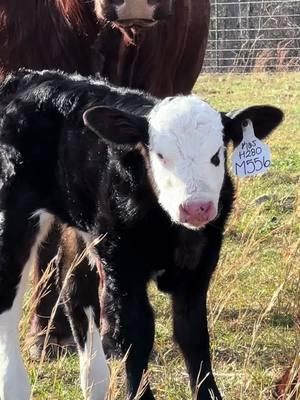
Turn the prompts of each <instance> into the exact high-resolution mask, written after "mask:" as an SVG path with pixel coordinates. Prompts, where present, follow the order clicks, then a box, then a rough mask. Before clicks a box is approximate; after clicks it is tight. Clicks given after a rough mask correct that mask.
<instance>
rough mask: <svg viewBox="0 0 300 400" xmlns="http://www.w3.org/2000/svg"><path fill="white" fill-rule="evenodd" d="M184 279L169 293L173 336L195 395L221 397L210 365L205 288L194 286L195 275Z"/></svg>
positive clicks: (205, 398)
mask: <svg viewBox="0 0 300 400" xmlns="http://www.w3.org/2000/svg"><path fill="white" fill-rule="evenodd" d="M188 274H189V271H186V275H188ZM185 279H186V281H188V279H187V277H185V278H183V280H182V285H180V286H179V287H178V288H177V289H176V290H175V291H174V293H173V295H172V300H173V318H174V319H173V324H174V325H173V326H174V339H175V341H176V342H177V343H178V344H179V347H180V349H181V351H182V353H183V356H184V359H185V363H186V366H187V370H188V373H189V377H190V383H191V388H192V391H193V394H194V398H195V399H198V400H211V399H216V400H221V395H220V392H219V390H218V388H217V386H216V383H215V380H214V377H213V374H212V369H211V361H210V349H209V334H208V327H207V309H206V294H207V290H206V289H205V290H203V288H195V283H196V282H197V281H198V282H199V279H197V277H196V276H195V277H194V279H191V280H190V283H187V284H186V285H185V283H184V281H185ZM200 283H201V280H200ZM196 393H197V395H196Z"/></svg>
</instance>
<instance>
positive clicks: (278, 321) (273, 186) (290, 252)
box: [21, 73, 300, 400]
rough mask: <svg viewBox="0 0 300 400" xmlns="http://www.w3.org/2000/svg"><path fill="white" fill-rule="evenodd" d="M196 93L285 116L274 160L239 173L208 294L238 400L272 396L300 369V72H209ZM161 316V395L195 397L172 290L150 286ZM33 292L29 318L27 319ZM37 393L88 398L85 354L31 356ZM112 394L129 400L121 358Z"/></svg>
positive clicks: (155, 365) (62, 399)
mask: <svg viewBox="0 0 300 400" xmlns="http://www.w3.org/2000/svg"><path fill="white" fill-rule="evenodd" d="M195 93H197V94H199V95H200V96H201V97H202V98H204V99H206V100H208V101H209V102H210V103H211V104H212V105H213V106H215V107H216V108H217V109H219V110H222V111H227V110H228V111H229V110H232V109H236V108H242V107H245V106H249V105H252V104H272V105H276V106H278V107H280V108H282V110H283V111H284V112H285V121H284V123H283V124H282V125H281V127H280V128H279V129H278V130H277V131H276V132H275V133H274V134H273V135H272V137H271V138H270V139H269V140H268V143H269V144H270V146H271V150H272V159H273V164H272V166H271V168H270V171H269V172H268V173H267V174H266V175H264V176H260V177H255V178H247V179H235V184H236V187H237V198H236V202H235V208H234V212H233V214H232V216H231V219H230V221H229V223H228V226H227V229H226V241H225V244H224V247H223V250H222V256H221V260H220V262H219V266H218V271H217V273H216V274H215V277H214V280H213V283H212V285H211V289H210V294H209V310H210V315H209V321H210V332H211V339H212V340H211V342H212V354H213V365H214V370H215V375H216V379H217V381H218V384H219V386H220V389H221V391H222V392H223V394H224V398H225V399H230V400H270V399H271V392H272V389H273V385H274V382H275V381H276V379H277V378H278V377H279V376H280V375H281V374H282V373H283V371H284V370H285V368H286V367H288V366H292V365H293V363H294V366H295V368H299V370H300V353H299V351H300V327H299V326H298V327H297V318H299V319H300V311H299V310H300V268H299V266H300V249H299V242H300V240H299V237H300V235H299V233H300V223H299V221H300V189H299V183H300V74H299V73H289V74H276V75H268V74H259V75H257V74H256V75H219V76H212V75H202V76H201V78H200V79H199V81H198V83H197V84H196V87H195ZM150 293H151V298H152V300H153V303H154V307H155V310H156V316H157V324H156V327H157V333H156V345H155V350H154V352H153V356H152V359H151V366H150V380H151V382H152V387H153V389H154V391H155V393H156V396H157V399H158V400H188V399H191V395H190V391H189V387H188V380H187V374H186V372H185V369H184V365H183V362H182V359H181V356H180V353H179V352H178V349H177V348H176V347H175V346H174V345H173V342H172V333H171V320H170V309H169V303H168V298H167V297H166V296H165V295H162V294H160V293H158V292H157V291H156V290H155V288H154V287H151V288H150ZM29 303H30V300H29V298H28V296H27V302H26V304H25V306H24V307H25V317H24V319H23V321H22V324H21V334H22V338H24V335H25V332H26V329H27V321H28V312H27V309H28V304H29ZM23 353H24V357H25V360H26V364H27V366H28V368H29V371H30V377H31V381H32V384H33V387H34V394H33V399H34V400H46V399H47V400H79V399H81V398H82V395H81V392H80V387H79V374H78V371H79V365H78V359H77V356H68V357H63V358H61V359H59V360H58V361H57V362H46V361H45V362H31V361H29V359H28V355H27V352H26V349H23ZM112 368H113V377H114V378H113V387H112V389H111V395H110V399H118V400H123V399H124V395H122V390H123V387H124V384H123V370H122V364H115V365H113V366H112Z"/></svg>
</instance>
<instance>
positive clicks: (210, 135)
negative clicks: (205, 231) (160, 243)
mask: <svg viewBox="0 0 300 400" xmlns="http://www.w3.org/2000/svg"><path fill="white" fill-rule="evenodd" d="M149 136H150V138H149V147H150V151H149V153H150V164H151V172H152V175H153V180H154V184H155V185H156V189H157V193H158V200H159V203H160V204H161V206H162V207H163V208H164V209H165V211H167V212H168V214H169V215H170V217H171V219H172V220H173V221H174V222H175V223H181V224H183V225H185V226H186V227H188V228H191V229H199V228H201V227H202V226H204V225H205V224H206V223H207V222H209V221H211V220H212V219H214V218H215V217H216V215H217V211H218V202H219V196H220V191H221V187H222V184H223V179H224V142H223V124H222V119H221V115H220V113H219V112H217V111H216V110H214V109H213V108H212V107H210V106H209V105H208V104H207V103H206V102H204V101H202V100H200V99H199V98H198V97H196V96H193V95H191V96H182V97H175V98H173V99H165V100H164V101H162V102H161V103H159V104H158V105H157V106H156V107H154V109H153V110H152V112H151V113H150V116H149ZM208 203H210V205H211V210H210V212H209V216H208V217H207V218H202V220H201V218H197V216H196V218H193V219H191V220H184V219H183V218H182V216H181V215H180V208H181V206H182V205H185V204H198V205H199V204H200V205H201V204H208ZM195 220H196V221H195ZM191 221H192V222H191Z"/></svg>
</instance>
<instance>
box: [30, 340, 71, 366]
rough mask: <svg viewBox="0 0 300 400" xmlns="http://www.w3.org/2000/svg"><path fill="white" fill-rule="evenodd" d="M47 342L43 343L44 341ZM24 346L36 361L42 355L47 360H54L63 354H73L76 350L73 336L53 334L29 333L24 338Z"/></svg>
mask: <svg viewBox="0 0 300 400" xmlns="http://www.w3.org/2000/svg"><path fill="white" fill-rule="evenodd" d="M46 340H47V343H46V344H45V341H46ZM26 347H27V349H28V352H29V356H30V358H31V359H32V360H35V361H38V360H40V359H41V357H42V355H43V351H44V349H45V354H44V357H45V358H46V359H47V360H55V359H57V358H59V357H61V356H62V355H65V354H74V353H76V351H77V348H76V344H75V341H74V338H73V336H69V337H67V338H58V337H56V336H53V335H49V336H48V338H46V335H35V336H33V335H30V336H28V337H27V339H26Z"/></svg>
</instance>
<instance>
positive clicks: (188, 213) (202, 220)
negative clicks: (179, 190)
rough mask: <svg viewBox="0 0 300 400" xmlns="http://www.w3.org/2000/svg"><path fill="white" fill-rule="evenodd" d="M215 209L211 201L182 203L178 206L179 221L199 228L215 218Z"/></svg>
mask: <svg viewBox="0 0 300 400" xmlns="http://www.w3.org/2000/svg"><path fill="white" fill-rule="evenodd" d="M216 215H217V213H216V209H215V206H214V205H213V203H212V202H211V201H207V202H204V201H191V202H184V203H182V204H180V206H179V220H180V222H183V223H188V224H190V225H193V226H196V227H197V226H201V225H203V224H206V223H208V222H209V221H211V220H213V219H214V218H215V217H216Z"/></svg>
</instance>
